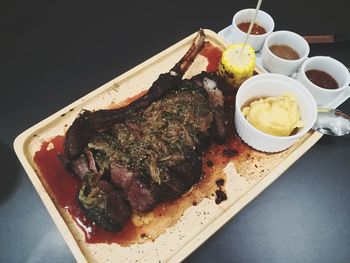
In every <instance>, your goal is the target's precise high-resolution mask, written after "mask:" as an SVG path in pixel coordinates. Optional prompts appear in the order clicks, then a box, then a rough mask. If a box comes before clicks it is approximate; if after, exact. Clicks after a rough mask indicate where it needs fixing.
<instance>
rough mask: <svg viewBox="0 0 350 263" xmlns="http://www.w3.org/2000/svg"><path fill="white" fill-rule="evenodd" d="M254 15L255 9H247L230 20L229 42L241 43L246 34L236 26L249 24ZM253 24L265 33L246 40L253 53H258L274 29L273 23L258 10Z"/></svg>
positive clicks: (268, 16) (265, 14)
mask: <svg viewBox="0 0 350 263" xmlns="http://www.w3.org/2000/svg"><path fill="white" fill-rule="evenodd" d="M254 14H255V9H253V8H248V9H243V10H241V11H238V12H237V13H236V14H235V15H234V16H233V19H232V26H231V42H232V43H243V42H244V41H245V39H246V36H247V33H246V32H243V31H242V30H240V29H239V28H238V26H237V25H238V24H240V23H243V22H250V21H251V20H252V19H253V16H254ZM255 23H256V24H258V25H260V26H262V27H263V28H265V30H266V33H265V34H261V35H250V36H249V39H248V44H249V45H250V46H252V47H253V48H254V50H255V51H259V50H260V49H262V47H263V45H264V42H265V39H266V37H267V36H268V35H269V34H270V33H271V32H272V31H273V29H274V28H275V22H274V21H273V19H272V17H271V16H270V15H269V14H268V13H266V12H264V11H262V10H259V11H258V14H257V16H256V20H255Z"/></svg>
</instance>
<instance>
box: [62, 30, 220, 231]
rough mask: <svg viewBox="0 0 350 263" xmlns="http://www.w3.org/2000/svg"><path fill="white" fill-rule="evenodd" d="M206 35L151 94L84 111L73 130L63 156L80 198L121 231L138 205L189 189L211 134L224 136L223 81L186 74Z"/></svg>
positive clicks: (93, 214) (148, 206)
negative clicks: (79, 183) (118, 105)
mask: <svg viewBox="0 0 350 263" xmlns="http://www.w3.org/2000/svg"><path fill="white" fill-rule="evenodd" d="M203 37H204V35H203V32H202V31H200V34H199V37H197V38H196V39H195V41H194V44H193V45H192V47H191V49H190V50H189V51H188V52H187V53H186V55H185V56H184V58H182V59H181V60H180V62H179V63H177V64H176V65H175V67H174V68H173V69H172V70H171V71H170V72H169V73H167V74H162V75H160V77H159V79H158V80H156V81H155V82H154V84H153V85H152V87H151V89H150V90H149V91H148V93H147V94H146V95H145V96H143V97H141V98H140V99H139V100H136V101H135V102H133V103H131V104H129V105H128V106H126V107H123V108H120V109H116V110H99V111H96V112H89V111H85V112H83V113H82V114H81V115H80V116H78V118H77V119H76V120H75V121H74V122H73V124H72V126H71V127H70V128H69V130H68V131H67V134H66V140H65V156H61V159H62V160H63V161H64V163H65V165H66V167H67V168H69V169H70V170H71V171H72V172H73V173H74V174H76V175H77V176H79V177H80V178H82V180H83V185H82V188H81V189H80V191H79V195H78V201H79V203H80V205H81V207H82V208H83V209H84V210H85V211H86V214H87V216H88V217H89V218H91V219H92V220H93V221H94V222H95V223H97V224H99V225H100V226H102V227H103V228H105V229H107V230H109V231H120V230H121V229H122V227H123V225H124V224H125V222H126V221H127V220H128V219H129V218H130V216H131V213H132V211H135V212H138V213H143V212H147V211H150V210H152V209H153V208H154V207H155V206H156V205H157V204H159V203H161V202H165V201H169V200H173V199H175V198H178V197H179V196H181V195H182V194H184V193H186V192H187V191H188V190H190V189H191V187H192V186H193V185H194V184H195V183H197V182H198V181H199V180H200V178H201V176H202V172H201V167H202V161H201V154H202V151H203V150H204V149H205V148H206V147H207V146H208V144H209V142H210V140H211V139H212V138H213V137H214V138H216V139H217V141H223V140H224V139H225V135H226V131H225V125H224V123H225V121H224V117H223V94H222V91H221V90H220V87H219V86H220V84H218V83H219V82H217V80H216V79H215V77H214V76H212V75H208V74H207V73H205V72H202V73H201V74H199V75H198V76H196V77H194V78H193V79H191V80H182V76H183V73H184V71H185V70H186V69H187V68H188V67H189V66H190V64H191V62H192V61H193V60H194V57H195V56H196V55H197V53H198V52H199V50H200V49H201V47H202V46H203Z"/></svg>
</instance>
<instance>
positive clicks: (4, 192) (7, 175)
mask: <svg viewBox="0 0 350 263" xmlns="http://www.w3.org/2000/svg"><path fill="white" fill-rule="evenodd" d="M0 162H1V173H0V205H1V204H2V203H4V202H5V201H6V200H7V199H8V198H9V197H10V196H11V194H12V193H13V192H14V190H15V189H16V187H17V185H18V180H19V178H18V177H19V174H18V171H17V170H18V160H17V157H16V155H15V152H14V151H13V149H12V148H10V147H8V146H7V145H5V144H3V143H2V142H0Z"/></svg>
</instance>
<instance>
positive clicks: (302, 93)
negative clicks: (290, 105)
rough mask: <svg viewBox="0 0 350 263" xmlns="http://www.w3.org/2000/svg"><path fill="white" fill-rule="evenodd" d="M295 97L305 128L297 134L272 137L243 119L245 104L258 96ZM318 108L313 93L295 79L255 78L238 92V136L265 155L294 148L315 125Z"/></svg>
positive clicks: (269, 76) (262, 76) (249, 80)
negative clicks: (289, 95) (291, 95)
mask: <svg viewBox="0 0 350 263" xmlns="http://www.w3.org/2000/svg"><path fill="white" fill-rule="evenodd" d="M286 93H288V94H293V96H294V97H295V98H296V100H297V102H298V104H299V109H300V113H301V120H302V121H303V123H304V126H303V127H302V128H300V129H299V130H298V132H297V133H296V134H294V135H290V136H273V135H269V134H266V133H264V132H262V131H260V130H258V129H256V128H255V127H254V126H252V125H251V124H250V123H249V122H248V121H247V119H246V118H245V117H244V116H243V113H242V111H241V109H242V107H243V105H244V104H245V103H247V102H248V101H250V100H252V99H256V98H259V97H274V96H281V95H285V94H286ZM316 117H317V106H316V103H315V100H314V98H313V97H312V95H311V93H310V92H309V91H308V89H307V88H305V87H304V86H303V85H302V84H300V83H299V82H297V81H296V80H294V79H292V78H289V77H286V76H283V75H279V74H273V73H266V74H261V75H256V76H254V77H251V78H249V79H248V80H246V81H245V82H244V83H243V84H242V85H241V87H240V88H239V89H238V92H237V96H236V105H235V127H236V131H237V133H238V135H239V136H240V137H241V139H242V140H243V141H245V142H246V143H247V144H248V145H250V146H251V147H253V148H254V149H257V150H259V151H263V152H280V151H283V150H285V149H287V148H289V147H290V146H292V145H293V144H294V143H295V142H296V141H297V140H298V139H299V138H300V137H302V136H304V135H305V134H306V133H307V132H308V131H309V130H310V129H311V128H312V126H313V125H314V123H315V121H316Z"/></svg>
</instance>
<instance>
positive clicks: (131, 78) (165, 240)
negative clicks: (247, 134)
mask: <svg viewBox="0 0 350 263" xmlns="http://www.w3.org/2000/svg"><path fill="white" fill-rule="evenodd" d="M205 33H206V35H207V40H209V41H210V42H211V43H213V44H214V45H216V46H218V47H220V48H222V49H224V48H225V47H226V45H227V44H226V42H225V41H224V40H223V39H222V38H221V37H219V36H218V35H217V34H216V33H214V32H212V31H210V30H205ZM195 35H196V33H194V34H192V35H190V36H189V37H187V38H185V39H184V40H182V41H180V42H178V43H176V44H175V45H173V46H171V47H169V48H168V49H166V50H165V51H163V52H161V53H159V54H158V55H156V56H154V57H152V58H151V59H149V60H147V61H146V62H144V63H142V64H140V65H138V66H137V67H135V68H133V69H131V70H130V71H128V72H126V73H124V74H123V75H121V76H119V77H117V78H115V79H113V80H111V81H109V82H108V83H106V84H105V85H103V86H101V87H99V88H98V89H96V90H94V91H93V92H91V93H89V94H87V95H86V96H84V97H82V98H81V99H79V100H77V101H75V102H73V103H72V104H70V105H68V106H67V107H65V108H63V109H62V110H60V111H58V112H57V113H55V114H53V115H52V116H50V117H48V118H47V119H45V120H43V121H41V122H40V123H38V124H36V125H34V126H33V127H31V128H29V129H28V130H26V131H25V132H23V133H22V134H20V135H19V136H18V137H17V138H16V140H15V142H14V148H15V151H16V154H17V155H18V158H19V160H20V161H21V163H22V165H23V167H24V168H25V170H26V172H27V173H28V176H29V178H30V180H31V181H32V183H33V185H34V187H35V189H36V190H37V192H38V194H39V196H40V197H41V199H42V201H43V202H44V204H45V206H46V208H47V210H48V212H49V213H50V215H51V216H52V218H53V220H54V222H55V223H56V225H57V227H58V229H59V231H60V232H61V234H62V236H63V237H64V239H65V241H66V242H67V244H68V246H69V247H70V249H71V250H72V252H73V254H74V256H75V258H76V260H77V261H78V262H86V261H89V262H108V261H110V262H158V261H161V262H164V261H170V262H178V261H181V260H183V259H184V258H185V257H186V256H188V255H189V254H190V253H191V252H193V251H194V250H195V249H196V248H197V247H199V246H200V245H201V244H202V243H203V242H204V241H205V240H206V239H208V238H209V237H210V236H211V235H212V234H213V233H214V232H216V231H217V230H218V229H219V228H220V227H221V226H223V225H224V224H225V223H226V222H227V221H228V220H229V219H230V218H232V217H233V216H234V215H235V214H237V213H238V211H240V210H241V209H242V208H243V207H244V206H245V205H247V204H248V203H249V202H250V201H251V200H252V199H254V198H255V197H256V196H257V195H258V194H259V193H261V192H262V191H263V190H264V189H265V188H266V187H267V186H268V185H269V184H271V183H272V182H273V181H274V180H276V179H277V178H278V177H279V176H280V175H281V174H282V173H283V172H284V171H285V170H286V169H287V168H288V167H289V166H290V165H291V164H293V163H294V162H295V161H296V160H297V159H298V158H299V157H301V156H302V155H303V154H304V153H305V152H306V151H307V150H308V149H309V148H310V147H312V145H313V144H315V143H316V141H317V140H318V139H319V138H321V134H319V133H316V132H309V133H308V134H307V135H305V136H304V137H303V138H302V139H301V140H300V141H299V142H298V143H296V144H295V145H294V146H293V147H292V148H290V149H288V150H286V151H284V152H282V153H278V154H269V155H267V154H263V153H258V152H255V153H253V154H252V155H251V156H250V158H251V159H252V160H253V162H250V163H249V164H244V165H240V164H234V163H230V164H229V165H228V166H227V167H226V168H225V172H226V176H227V183H226V193H227V196H228V199H227V200H226V201H225V202H222V203H221V204H220V205H216V204H215V202H214V200H212V199H204V200H203V201H202V202H201V203H200V204H198V205H197V206H193V207H190V208H188V209H187V210H186V211H185V213H184V215H183V216H182V218H181V220H179V222H177V223H176V224H175V225H174V226H172V227H170V228H168V229H165V230H164V231H165V232H164V233H163V234H162V235H161V236H160V237H158V238H157V239H156V240H154V241H153V242H146V243H143V244H135V245H131V246H129V247H121V246H119V245H118V244H110V245H109V244H88V243H86V242H85V240H84V235H83V233H82V231H81V230H80V228H79V227H78V226H77V225H76V224H75V222H74V221H73V220H72V218H71V217H70V215H69V214H68V212H67V211H66V210H65V209H64V208H62V207H60V206H59V205H57V204H56V202H55V200H54V199H53V198H51V196H50V188H49V186H47V185H46V183H45V180H44V178H43V177H42V175H41V174H40V172H38V169H37V167H36V165H35V163H34V161H33V157H34V154H35V152H36V151H37V150H39V148H40V146H41V144H42V142H43V141H45V140H49V139H50V138H52V137H54V136H56V135H63V134H64V133H65V131H66V125H69V124H71V123H72V121H73V120H74V118H75V117H76V116H77V115H78V113H79V111H80V110H81V109H83V108H84V109H90V110H92V109H100V108H106V107H108V106H109V105H110V104H111V103H118V102H122V101H124V100H125V99H127V98H129V97H133V96H135V95H136V94H139V93H140V92H142V91H144V90H145V89H147V88H149V87H150V86H151V84H152V83H153V81H154V80H156V79H157V77H158V76H159V74H161V73H164V72H168V71H169V69H170V68H172V66H173V65H175V63H176V62H177V61H178V60H179V59H180V58H181V57H182V56H183V55H184V54H185V52H186V51H187V49H188V48H189V47H190V45H191V42H192V40H193V38H194V37H195ZM205 63H206V59H204V57H201V56H199V57H198V58H197V59H196V60H195V62H194V64H193V65H192V67H191V68H190V70H189V72H188V74H187V76H190V75H193V74H196V73H199V72H200V71H201V70H203V69H205V66H206V64H205ZM256 70H257V71H258V72H259V73H262V71H261V70H260V69H259V68H257V69H256ZM185 77H186V76H185ZM256 167H259V169H258V168H256ZM237 171H238V172H239V173H238V172H237ZM203 211H206V213H205V216H198V215H201V214H203ZM173 233H177V234H176V235H175V234H173Z"/></svg>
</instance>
